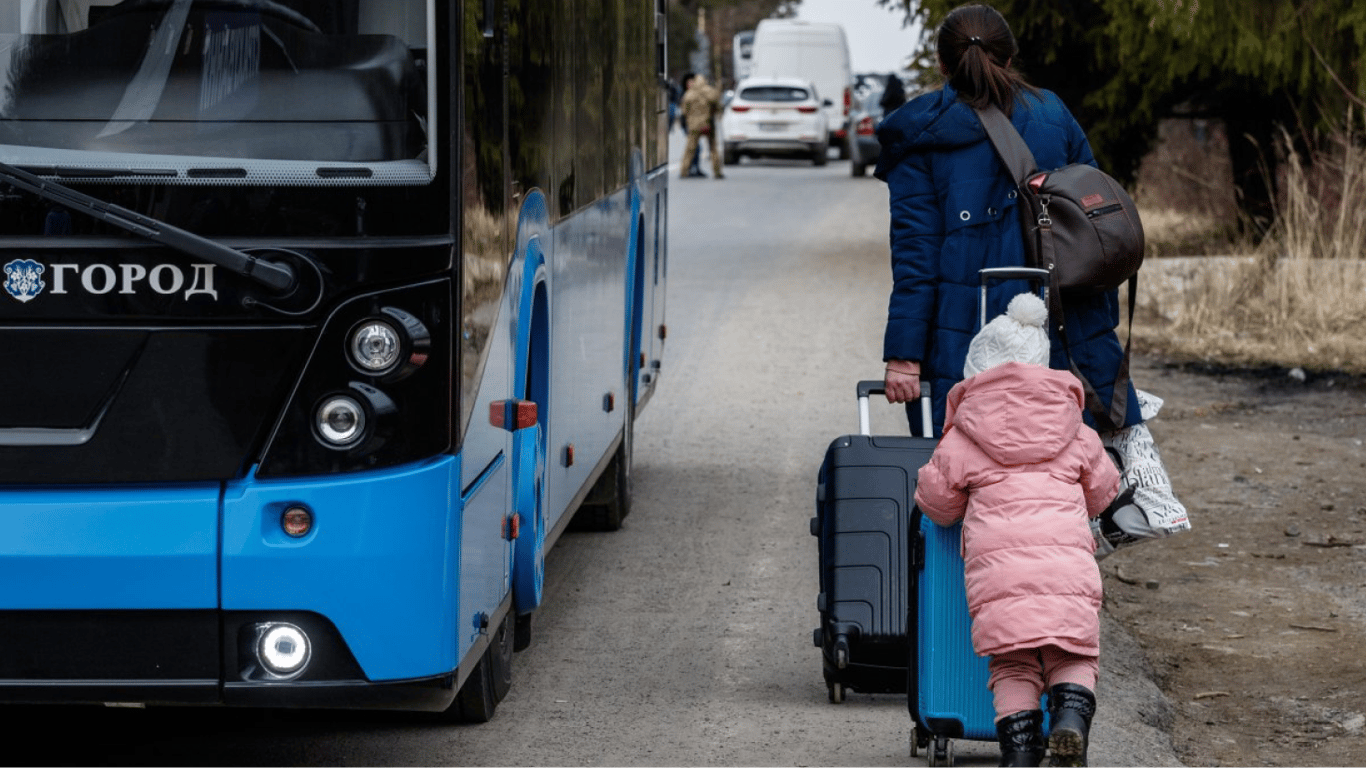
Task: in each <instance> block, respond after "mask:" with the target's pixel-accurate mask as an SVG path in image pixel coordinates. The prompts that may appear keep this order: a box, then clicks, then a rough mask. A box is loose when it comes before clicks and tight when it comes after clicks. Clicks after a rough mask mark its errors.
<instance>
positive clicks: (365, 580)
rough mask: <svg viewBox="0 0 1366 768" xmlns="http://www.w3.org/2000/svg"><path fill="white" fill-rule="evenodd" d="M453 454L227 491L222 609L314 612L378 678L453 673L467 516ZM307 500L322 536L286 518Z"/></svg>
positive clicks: (245, 485)
mask: <svg viewBox="0 0 1366 768" xmlns="http://www.w3.org/2000/svg"><path fill="white" fill-rule="evenodd" d="M458 476H459V468H458V462H457V461H456V460H455V459H454V458H453V457H450V456H446V457H442V458H439V459H436V460H433V461H430V462H423V463H420V464H416V465H410V466H407V467H402V468H399V469H395V470H386V471H379V472H372V473H363V474H356V475H350V476H333V477H328V478H325V479H318V480H301V481H279V482H274V481H272V482H253V481H247V482H244V483H241V484H237V485H235V486H230V487H229V488H228V491H227V493H226V498H225V499H224V503H223V563H222V573H223V576H222V605H223V608H224V609H225V610H242V611H313V612H316V613H318V614H321V615H322V616H324V617H326V618H327V619H329V620H331V621H332V623H333V624H334V625H335V626H336V627H337V629H338V630H339V631H340V633H341V636H342V638H343V639H344V640H345V642H346V644H347V645H348V646H349V647H350V650H351V652H352V654H353V655H354V656H355V658H356V661H357V662H359V664H360V666H361V669H362V670H364V672H365V675H366V678H367V679H369V680H371V681H378V680H398V679H407V678H418V677H426V676H433V675H439V674H444V673H448V672H450V671H451V670H453V669H455V667H456V664H457V656H456V649H455V643H453V642H452V640H451V638H452V637H453V636H454V635H455V631H456V630H455V626H454V624H455V621H456V619H455V617H456V615H457V605H456V596H457V594H458V586H457V584H456V581H457V579H458V574H459V573H460V571H461V564H460V562H459V561H458V553H459V552H460V551H461V548H460V538H461V534H462V530H461V516H460V510H459V507H458V497H457V486H456V481H457V477H458ZM292 504H304V505H307V506H308V507H309V508H310V509H311V510H312V511H313V515H314V519H315V524H314V526H313V530H312V531H310V532H309V533H308V534H307V535H306V536H304V537H303V538H300V539H292V538H290V537H289V536H287V535H286V534H285V533H284V531H283V530H282V529H281V526H280V515H281V513H282V512H283V511H284V509H285V508H286V507H287V506H289V505H292Z"/></svg>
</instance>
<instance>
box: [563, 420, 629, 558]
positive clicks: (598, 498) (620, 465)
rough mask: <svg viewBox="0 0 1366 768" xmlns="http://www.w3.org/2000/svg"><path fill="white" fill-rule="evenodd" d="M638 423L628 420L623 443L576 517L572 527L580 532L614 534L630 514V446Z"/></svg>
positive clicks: (622, 438)
mask: <svg viewBox="0 0 1366 768" xmlns="http://www.w3.org/2000/svg"><path fill="white" fill-rule="evenodd" d="M634 432H635V420H634V419H632V418H631V416H630V415H628V416H627V417H626V426H625V429H624V430H623V431H622V436H621V444H620V445H618V446H617V452H616V453H615V454H613V456H612V461H611V463H609V464H608V465H607V469H605V470H603V473H602V476H601V477H599V478H598V481H597V483H595V484H594V485H593V490H591V491H589V492H588V498H586V499H584V502H583V504H582V505H581V506H580V507H579V511H578V512H576V513H575V514H574V519H573V521H572V527H573V528H574V529H575V530H579V531H615V530H617V529H619V528H621V521H622V520H624V519H626V516H627V515H628V514H630V513H631V443H632V442H633V440H632V437H633V433H634Z"/></svg>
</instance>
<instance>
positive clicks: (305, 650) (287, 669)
mask: <svg viewBox="0 0 1366 768" xmlns="http://www.w3.org/2000/svg"><path fill="white" fill-rule="evenodd" d="M260 638H261V639H260V640H259V641H257V643H256V655H257V656H258V657H259V658H260V659H261V664H262V665H263V666H265V668H266V669H267V670H269V671H270V672H271V673H273V674H276V675H280V676H282V677H287V676H291V675H297V674H299V673H300V672H302V671H303V669H304V667H305V666H306V665H307V664H308V659H309V656H310V655H311V654H312V649H311V648H310V647H309V642H308V635H305V634H304V632H303V630H301V629H299V628H298V627H296V626H294V625H293V624H265V625H262V631H261V633H260Z"/></svg>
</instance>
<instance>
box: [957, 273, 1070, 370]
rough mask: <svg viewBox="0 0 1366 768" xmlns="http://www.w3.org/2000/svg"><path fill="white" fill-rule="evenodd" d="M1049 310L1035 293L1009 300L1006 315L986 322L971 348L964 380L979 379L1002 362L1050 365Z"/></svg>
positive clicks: (965, 367) (964, 368)
mask: <svg viewBox="0 0 1366 768" xmlns="http://www.w3.org/2000/svg"><path fill="white" fill-rule="evenodd" d="M1046 322H1048V307H1045V306H1044V303H1043V300H1042V299H1040V298H1039V297H1038V296H1035V295H1034V294H1032V293H1022V294H1020V295H1018V296H1016V297H1015V298H1013V299H1011V300H1010V305H1009V306H1008V307H1006V312H1005V314H1004V315H1001V316H1000V317H997V318H995V319H994V320H992V321H991V322H989V323H987V324H986V326H985V327H984V328H982V330H980V331H978V332H977V335H976V336H975V337H973V339H972V344H970V345H968V358H967V360H966V361H964V362H963V378H968V377H969V376H976V375H977V374H979V373H981V372H982V371H985V370H987V369H988V368H994V367H996V366H998V365H1000V364H1002V363H1009V362H1018V363H1032V364H1034V365H1048V353H1049V345H1048V331H1047V330H1045V329H1044V323H1046Z"/></svg>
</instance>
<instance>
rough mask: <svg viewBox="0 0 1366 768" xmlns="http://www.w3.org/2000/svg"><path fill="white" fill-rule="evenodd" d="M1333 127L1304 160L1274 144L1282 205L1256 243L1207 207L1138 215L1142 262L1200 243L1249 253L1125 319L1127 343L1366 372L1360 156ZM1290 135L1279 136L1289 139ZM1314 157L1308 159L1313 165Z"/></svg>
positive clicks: (1240, 361)
mask: <svg viewBox="0 0 1366 768" xmlns="http://www.w3.org/2000/svg"><path fill="white" fill-rule="evenodd" d="M1361 138H1362V137H1361V136H1359V135H1356V134H1354V133H1351V132H1346V131H1344V132H1342V133H1341V134H1339V135H1338V136H1335V137H1334V138H1333V140H1332V141H1331V142H1330V145H1329V148H1328V149H1326V150H1324V151H1321V152H1319V153H1317V154H1316V155H1315V156H1314V157H1313V158H1304V157H1301V156H1300V154H1299V153H1297V152H1296V151H1294V149H1293V148H1292V145H1291V142H1289V141H1288V140H1287V141H1286V142H1284V143H1283V145H1282V146H1283V152H1284V162H1283V164H1282V168H1283V176H1282V178H1281V184H1280V186H1281V190H1282V194H1281V200H1279V201H1278V205H1277V210H1276V214H1277V218H1276V221H1275V223H1274V224H1273V226H1272V229H1271V232H1270V234H1269V236H1268V237H1267V238H1265V239H1264V240H1263V241H1262V243H1261V244H1260V245H1258V246H1256V247H1253V246H1250V245H1249V244H1247V243H1245V242H1238V241H1236V240H1235V239H1233V238H1231V237H1229V236H1228V235H1227V234H1226V233H1228V232H1231V231H1232V229H1231V228H1230V227H1228V226H1227V223H1226V222H1225V221H1221V220H1220V219H1219V218H1218V217H1217V216H1214V215H1210V214H1201V213H1198V212H1196V213H1191V212H1188V211H1174V210H1167V209H1162V208H1155V209H1152V210H1145V212H1144V229H1145V232H1146V234H1147V237H1148V240H1149V254H1150V257H1158V256H1161V255H1164V254H1170V253H1173V252H1177V253H1180V252H1182V251H1185V250H1186V248H1188V247H1189V244H1190V243H1192V242H1204V243H1206V244H1207V246H1206V249H1205V250H1204V255H1210V256H1213V255H1219V256H1226V255H1234V256H1246V257H1251V258H1248V259H1245V260H1244V262H1245V263H1232V262H1230V261H1229V260H1220V261H1219V262H1217V263H1218V264H1219V265H1220V266H1218V267H1217V268H1209V269H1204V270H1200V272H1199V276H1198V277H1197V278H1196V279H1193V280H1189V281H1186V282H1185V283H1184V284H1183V285H1182V286H1181V288H1180V290H1179V292H1178V295H1175V296H1163V297H1162V304H1163V307H1164V311H1163V313H1162V316H1161V317H1158V316H1148V317H1144V318H1143V321H1142V322H1137V323H1135V328H1134V339H1135V344H1136V345H1137V346H1139V347H1140V348H1143V349H1145V350H1147V351H1151V352H1156V353H1160V354H1163V355H1165V356H1169V357H1173V358H1177V359H1183V360H1193V361H1202V362H1208V363H1217V364H1221V365H1235V366H1248V367H1266V366H1270V367H1285V368H1301V369H1304V370H1306V371H1342V372H1345V373H1351V374H1366V333H1363V329H1364V328H1366V151H1363V149H1362V147H1361V145H1360V140H1361ZM1287 139H1288V137H1287ZM1311 160H1312V162H1311Z"/></svg>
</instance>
